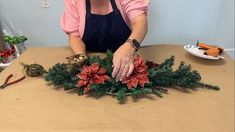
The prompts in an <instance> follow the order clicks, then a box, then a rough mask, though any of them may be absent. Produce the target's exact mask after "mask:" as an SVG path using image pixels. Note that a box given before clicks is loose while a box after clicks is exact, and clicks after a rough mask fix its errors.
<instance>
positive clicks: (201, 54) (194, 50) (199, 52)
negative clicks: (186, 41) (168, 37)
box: [184, 45, 224, 60]
mask: <svg viewBox="0 0 235 132" xmlns="http://www.w3.org/2000/svg"><path fill="white" fill-rule="evenodd" d="M184 49H185V50H186V51H188V52H189V53H190V54H192V55H194V56H197V57H201V58H205V59H210V60H219V59H224V57H223V56H220V55H218V56H216V57H214V56H210V55H204V52H205V50H202V49H199V47H197V46H195V45H185V46H184Z"/></svg>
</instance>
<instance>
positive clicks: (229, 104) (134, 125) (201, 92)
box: [0, 45, 234, 132]
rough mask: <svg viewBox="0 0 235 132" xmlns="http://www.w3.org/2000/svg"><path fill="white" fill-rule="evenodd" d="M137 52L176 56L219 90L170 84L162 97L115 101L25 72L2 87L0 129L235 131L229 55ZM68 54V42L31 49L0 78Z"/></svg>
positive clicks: (158, 49)
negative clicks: (82, 93)
mask: <svg viewBox="0 0 235 132" xmlns="http://www.w3.org/2000/svg"><path fill="white" fill-rule="evenodd" d="M138 54H140V55H142V56H143V57H144V58H147V59H148V60H153V61H156V62H158V63H161V62H163V61H164V60H165V59H166V58H169V57H170V56H171V55H175V57H176V66H178V65H179V64H180V62H181V61H185V62H186V63H188V64H191V65H192V67H193V69H196V70H198V71H199V72H200V73H201V75H202V81H204V82H207V83H210V84H216V85H219V86H220V87H221V90H220V91H214V90H208V89H198V90H195V91H183V90H180V89H177V88H171V89H170V90H169V94H167V95H164V98H159V97H157V96H154V95H150V96H147V97H144V98H139V99H137V100H134V99H132V98H131V97H128V99H127V101H126V103H125V104H118V102H117V101H116V99H115V98H114V97H110V96H104V97H102V98H99V99H96V98H93V97H87V96H78V95H77V94H76V93H73V92H66V91H64V90H63V89H59V88H54V87H53V86H49V85H48V84H47V83H46V82H45V81H44V80H43V79H42V78H29V77H27V78H26V79H25V80H23V81H22V82H20V83H18V84H15V85H12V86H9V87H7V88H6V89H3V90H1V89H0V131H1V132H5V131H6V132H7V131H10V132H12V131H17V132H19V131H30V132H34V131H39V132H42V131H43V132H49V131H65V132H70V131H79V132H80V131H81V132H83V131H89V132H90V131H94V132H99V131H102V132H103V131H108V132H115V131H128V132H132V131H140V132H142V131H152V132H234V61H233V60H232V59H231V58H229V57H228V55H226V54H224V56H225V58H226V59H225V60H219V61H214V60H205V59H201V58H197V57H194V56H192V55H190V54H188V53H186V51H184V49H183V46H181V45H180V46H179V45H156V46H148V47H144V48H141V49H140V50H139V52H138ZM70 55H72V52H71V50H70V49H69V48H68V47H59V48H29V49H28V50H27V51H26V52H25V53H24V54H23V55H22V56H20V57H19V58H18V59H17V60H15V61H14V62H13V63H12V64H11V65H10V66H9V67H7V68H6V69H5V70H4V71H3V72H2V73H1V74H0V83H3V82H4V79H5V78H6V76H8V75H9V74H11V73H13V74H14V77H13V78H12V79H16V78H19V77H21V76H22V75H23V71H22V67H21V66H20V64H19V62H24V63H29V64H31V63H35V62H36V63H39V64H42V65H43V66H44V67H45V68H46V69H48V68H49V67H52V66H53V65H54V64H55V63H57V62H66V59H65V57H66V56H70Z"/></svg>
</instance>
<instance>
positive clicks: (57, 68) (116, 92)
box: [44, 51, 220, 102]
mask: <svg viewBox="0 0 235 132" xmlns="http://www.w3.org/2000/svg"><path fill="white" fill-rule="evenodd" d="M112 58H113V53H112V52H110V51H108V52H107V53H106V58H104V59H102V58H101V57H99V56H91V57H89V58H88V64H87V65H86V66H84V67H77V66H75V65H70V64H65V63H63V64H61V63H58V64H56V65H54V66H53V67H52V68H50V69H49V70H48V72H46V73H45V74H44V78H45V80H46V81H47V82H49V84H52V85H54V86H56V87H63V88H64V89H65V90H71V89H73V90H76V91H77V93H78V94H79V95H83V94H90V95H94V96H97V97H101V96H103V95H112V96H116V98H117V100H119V101H120V102H123V101H124V100H125V98H126V97H127V96H132V97H138V96H143V95H147V94H155V95H157V96H159V97H163V94H165V93H167V92H168V90H167V88H169V87H180V88H182V89H195V88H203V87H205V88H208V89H214V90H219V89H220V88H219V87H218V86H213V85H209V84H205V83H202V82H201V76H200V74H199V73H198V72H197V71H195V70H192V67H191V65H186V64H185V63H184V62H182V63H181V64H180V66H179V67H178V69H176V70H173V68H172V66H173V65H174V61H175V59H174V56H172V57H170V58H169V59H166V60H165V61H164V62H163V63H162V64H160V65H155V66H154V67H150V66H149V67H148V68H147V74H148V79H149V81H148V80H145V81H146V82H145V84H144V87H142V86H141V84H138V85H137V86H136V87H134V88H133V87H132V88H129V87H128V86H127V83H123V82H116V81H115V79H114V78H112ZM139 61H140V60H139ZM150 63H153V62H150ZM145 64H147V63H145ZM142 66H143V64H142ZM89 68H90V69H91V68H94V69H93V70H91V71H92V72H94V74H95V75H96V76H98V75H99V76H100V77H94V78H93V79H97V78H98V80H95V81H93V82H92V81H91V82H92V83H91V82H89V79H88V80H86V78H87V76H88V74H86V70H88V69H89ZM91 71H90V72H87V73H89V76H91V77H92V74H93V73H91ZM84 75H87V76H84ZM84 78H85V80H81V79H84ZM90 79H92V78H90ZM142 81H143V80H142ZM95 82H96V83H95ZM147 82H148V83H147Z"/></svg>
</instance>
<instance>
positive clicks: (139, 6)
mask: <svg viewBox="0 0 235 132" xmlns="http://www.w3.org/2000/svg"><path fill="white" fill-rule="evenodd" d="M115 2H116V4H117V7H118V9H119V11H120V12H121V14H122V17H123V19H124V21H125V22H126V24H127V25H128V26H129V27H130V28H131V21H132V19H133V18H135V17H136V16H138V15H140V14H143V13H145V14H147V12H148V6H149V0H115ZM64 3H65V6H64V11H63V14H62V17H61V27H62V30H63V31H64V32H65V33H67V34H69V35H71V36H78V37H81V38H82V37H83V34H84V30H85V19H86V0H64ZM112 11H113V9H112V5H111V3H110V2H109V12H108V13H110V12H112ZM92 13H94V12H92Z"/></svg>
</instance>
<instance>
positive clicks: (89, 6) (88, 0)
mask: <svg viewBox="0 0 235 132" xmlns="http://www.w3.org/2000/svg"><path fill="white" fill-rule="evenodd" d="M90 17H91V1H90V0H86V18H90Z"/></svg>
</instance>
